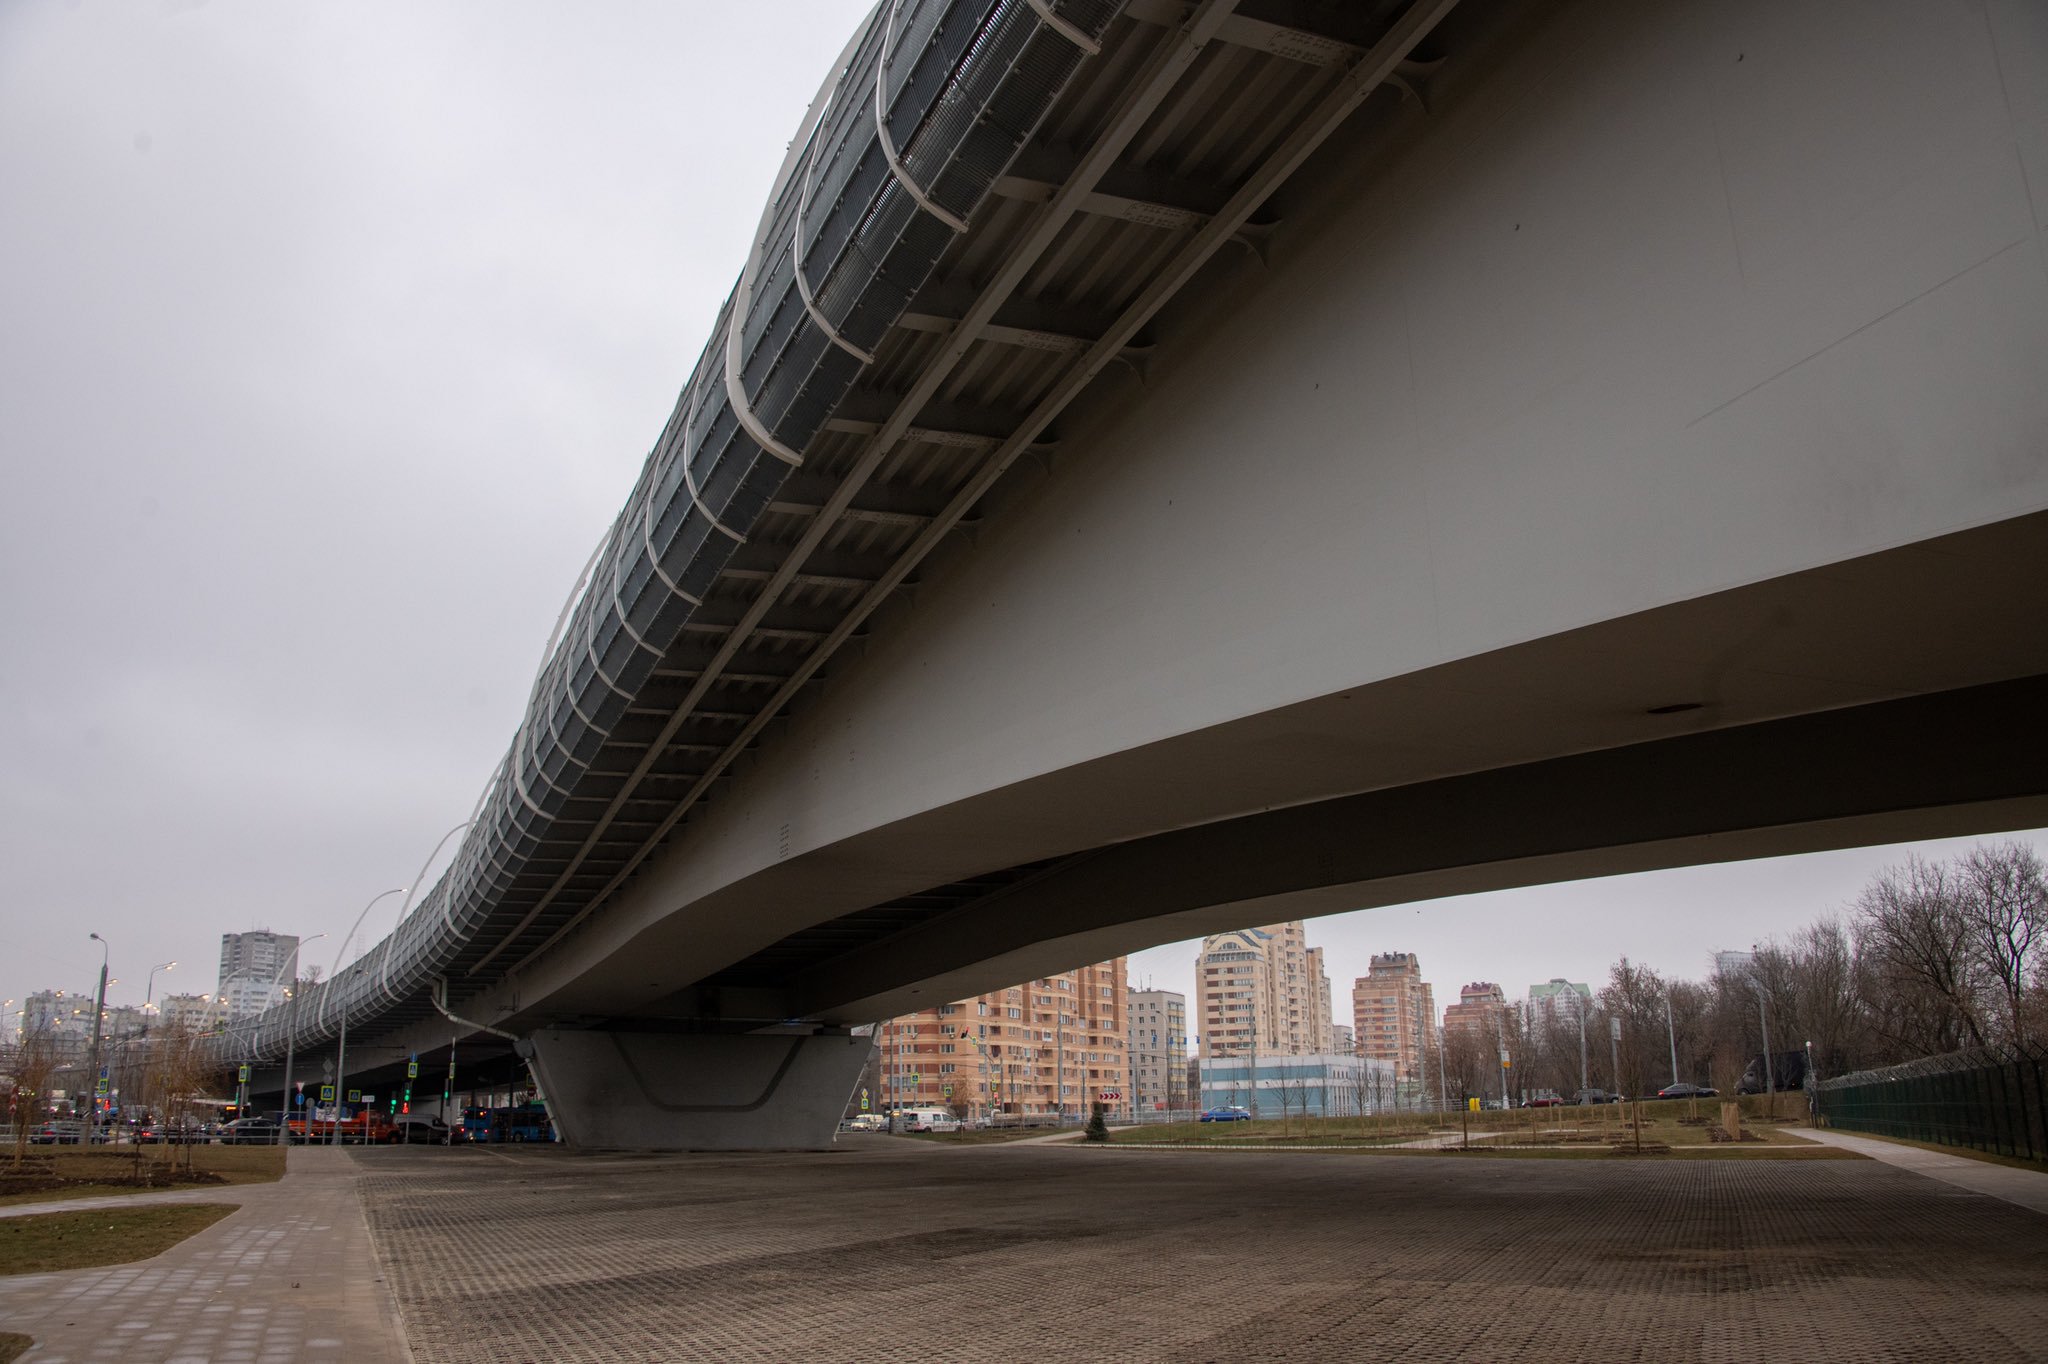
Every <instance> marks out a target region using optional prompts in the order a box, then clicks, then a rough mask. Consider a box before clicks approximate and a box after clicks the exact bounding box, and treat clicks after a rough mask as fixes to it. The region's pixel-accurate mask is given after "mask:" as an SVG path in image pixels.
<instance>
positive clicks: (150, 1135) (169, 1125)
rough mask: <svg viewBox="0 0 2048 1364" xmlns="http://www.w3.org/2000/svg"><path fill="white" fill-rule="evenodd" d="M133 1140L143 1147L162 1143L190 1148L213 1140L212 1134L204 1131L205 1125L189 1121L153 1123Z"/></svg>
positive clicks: (174, 1120)
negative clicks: (140, 1143)
mask: <svg viewBox="0 0 2048 1364" xmlns="http://www.w3.org/2000/svg"><path fill="white" fill-rule="evenodd" d="M135 1140H137V1141H139V1142H142V1143H143V1144H144V1145H154V1144H156V1143H159V1142H161V1143H163V1144H165V1145H171V1146H192V1145H197V1144H199V1143H201V1142H208V1141H212V1140H213V1134H212V1133H211V1132H208V1131H207V1130H206V1124H205V1123H203V1122H195V1121H192V1120H191V1119H186V1120H183V1121H179V1120H177V1119H172V1120H171V1121H169V1122H153V1123H151V1124H149V1126H147V1127H144V1128H142V1129H141V1130H140V1131H138V1132H137V1133H136V1134H135Z"/></svg>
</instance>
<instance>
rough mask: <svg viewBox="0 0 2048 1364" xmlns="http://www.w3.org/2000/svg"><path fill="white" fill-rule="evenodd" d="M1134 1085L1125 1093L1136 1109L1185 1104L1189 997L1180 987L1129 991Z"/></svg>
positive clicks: (1185, 1105)
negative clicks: (1178, 988)
mask: <svg viewBox="0 0 2048 1364" xmlns="http://www.w3.org/2000/svg"><path fill="white" fill-rule="evenodd" d="M1129 1012H1130V1033H1129V1039H1128V1040H1129V1043H1130V1045H1129V1047H1128V1048H1127V1052H1126V1054H1127V1055H1128V1056H1129V1058H1130V1069H1131V1086H1130V1092H1129V1093H1128V1094H1127V1095H1126V1096H1125V1097H1126V1099H1127V1100H1128V1101H1129V1102H1128V1107H1129V1108H1130V1109H1131V1110H1132V1111H1133V1112H1140V1111H1156V1110H1159V1109H1167V1108H1186V1107H1187V1106H1188V1105H1189V1104H1190V1103H1192V1102H1193V1100H1192V1099H1190V1098H1189V1097H1188V1089H1187V1048H1188V998H1187V996H1186V995H1184V994H1181V993H1180V992H1179V991H1178V990H1133V991H1131V992H1130V1011H1129Z"/></svg>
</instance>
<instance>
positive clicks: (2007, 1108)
mask: <svg viewBox="0 0 2048 1364" xmlns="http://www.w3.org/2000/svg"><path fill="white" fill-rule="evenodd" d="M2044 1090H2048V1053H2044V1052H2043V1051H2041V1050H2039V1049H2035V1048H2022V1047H2000V1048H1984V1049H1978V1050H1973V1051H1960V1052H1954V1053H1951V1054H1950V1055H1947V1056H1927V1057H1922V1058H1921V1059H1919V1060H1917V1061H1907V1062H1904V1063H1902V1064H1900V1065H1896V1066H1885V1067H1882V1068H1880V1069H1877V1070H1863V1071H1857V1072H1856V1073H1855V1074H1853V1075H1840V1076H1837V1077H1835V1078H1834V1079H1832V1080H1828V1081H1826V1082H1824V1083H1823V1084H1822V1085H1821V1086H1820V1090H1819V1107H1820V1112H1821V1114H1822V1117H1823V1119H1824V1120H1825V1121H1826V1122H1827V1124H1828V1125H1829V1126H1831V1127H1840V1128H1844V1129H1846V1130H1849V1131H1854V1132H1870V1133H1873V1134H1874V1135H1877V1136H1881V1137H1903V1138H1905V1139H1907V1140H1910V1141H1925V1142H1933V1143H1936V1144H1938V1145H1941V1146H1966V1147H1969V1148H1970V1149H1971V1150H1974V1151H1987V1152H1990V1153H1992V1154H1995V1155H2001V1156H2017V1157H2019V1158H2020V1159H2022V1160H2042V1161H2048V1116H2044V1115H2048V1103H2044V1101H2043V1094H2044Z"/></svg>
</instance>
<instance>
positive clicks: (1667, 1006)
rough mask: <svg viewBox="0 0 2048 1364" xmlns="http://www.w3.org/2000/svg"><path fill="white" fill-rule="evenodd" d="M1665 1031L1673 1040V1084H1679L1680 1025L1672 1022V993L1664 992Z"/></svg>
mask: <svg viewBox="0 0 2048 1364" xmlns="http://www.w3.org/2000/svg"><path fill="white" fill-rule="evenodd" d="M1664 1031H1665V1032H1666V1033H1667V1034H1668V1035H1669V1036H1670V1038H1671V1083H1672V1084H1674V1085H1675V1084H1677V1083H1678V1025H1677V1024H1676V1023H1674V1022H1672V1020H1671V992H1670V991H1669V990H1666V991H1665V992H1664Z"/></svg>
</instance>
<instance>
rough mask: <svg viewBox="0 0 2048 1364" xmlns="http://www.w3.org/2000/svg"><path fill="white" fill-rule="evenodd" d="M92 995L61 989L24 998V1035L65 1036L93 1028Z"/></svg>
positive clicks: (86, 1031) (84, 1032)
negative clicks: (71, 992) (68, 992)
mask: <svg viewBox="0 0 2048 1364" xmlns="http://www.w3.org/2000/svg"><path fill="white" fill-rule="evenodd" d="M92 1001H93V997H92V996H91V995H90V994H83V995H71V994H66V993H65V992H64V991H62V990H38V991H36V992H35V993H34V994H32V995H30V996H29V997H28V998H27V999H25V1000H23V1001H22V1010H21V1034H22V1036H24V1037H28V1036H32V1035H36V1034H41V1035H44V1036H62V1035H68V1034H73V1033H76V1034H78V1035H79V1036H83V1035H85V1034H86V1033H89V1032H91V1031H92Z"/></svg>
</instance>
